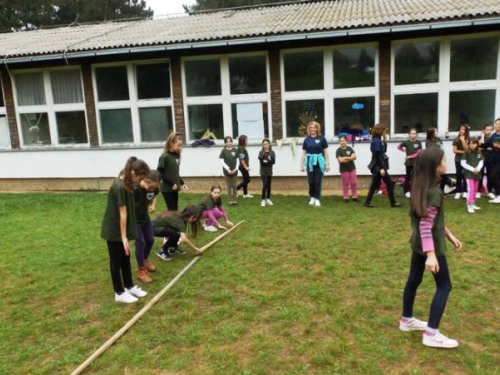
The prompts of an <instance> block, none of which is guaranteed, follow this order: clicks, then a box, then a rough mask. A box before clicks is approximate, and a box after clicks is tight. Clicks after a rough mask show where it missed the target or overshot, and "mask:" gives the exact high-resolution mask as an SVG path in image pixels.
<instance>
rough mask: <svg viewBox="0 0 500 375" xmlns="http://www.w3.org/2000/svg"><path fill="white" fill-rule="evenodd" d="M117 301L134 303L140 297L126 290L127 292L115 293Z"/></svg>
mask: <svg viewBox="0 0 500 375" xmlns="http://www.w3.org/2000/svg"><path fill="white" fill-rule="evenodd" d="M115 301H116V302H123V303H134V302H137V301H138V299H137V298H135V297H134V296H133V295H132V294H130V293H129V292H127V291H126V290H125V292H123V293H122V294H116V293H115Z"/></svg>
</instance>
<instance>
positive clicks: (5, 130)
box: [0, 116, 10, 148]
mask: <svg viewBox="0 0 500 375" xmlns="http://www.w3.org/2000/svg"><path fill="white" fill-rule="evenodd" d="M6 147H10V132H9V123H8V122H7V117H5V116H0V148H6Z"/></svg>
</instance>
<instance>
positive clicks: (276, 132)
mask: <svg viewBox="0 0 500 375" xmlns="http://www.w3.org/2000/svg"><path fill="white" fill-rule="evenodd" d="M269 72H270V81H271V111H272V126H273V138H274V139H275V140H276V139H281V138H283V116H282V113H283V112H282V107H281V75H280V53H279V50H277V49H272V50H269Z"/></svg>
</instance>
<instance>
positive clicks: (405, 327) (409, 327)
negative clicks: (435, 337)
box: [399, 318, 427, 332]
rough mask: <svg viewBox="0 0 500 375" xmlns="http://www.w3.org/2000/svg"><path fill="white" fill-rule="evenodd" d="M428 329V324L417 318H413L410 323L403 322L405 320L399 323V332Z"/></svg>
mask: <svg viewBox="0 0 500 375" xmlns="http://www.w3.org/2000/svg"><path fill="white" fill-rule="evenodd" d="M426 328H427V322H422V321H421V320H418V319H416V318H413V319H412V320H410V321H409V322H403V320H400V321H399V330H400V331H403V332H409V331H425V329H426Z"/></svg>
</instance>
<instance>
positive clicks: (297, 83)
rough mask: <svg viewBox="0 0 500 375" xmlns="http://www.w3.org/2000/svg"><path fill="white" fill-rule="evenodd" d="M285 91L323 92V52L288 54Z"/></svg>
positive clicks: (286, 58) (286, 57)
mask: <svg viewBox="0 0 500 375" xmlns="http://www.w3.org/2000/svg"><path fill="white" fill-rule="evenodd" d="M284 61H285V91H303V90H323V52H322V51H318V52H302V53H287V54H286V55H285V56H284Z"/></svg>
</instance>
